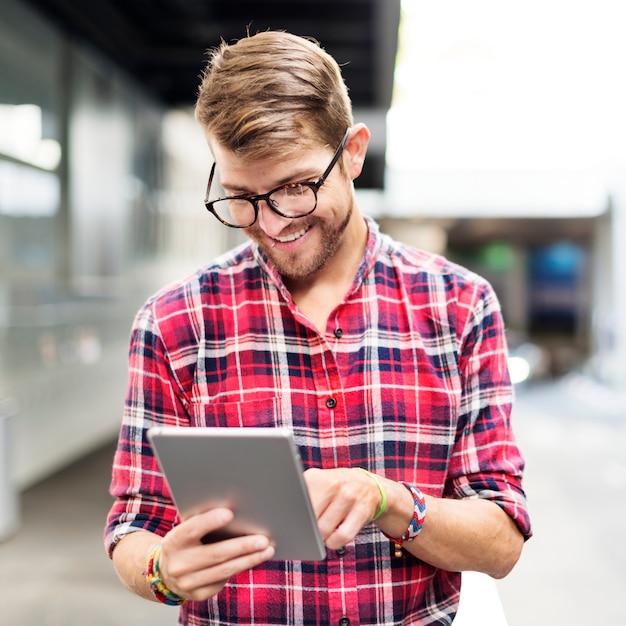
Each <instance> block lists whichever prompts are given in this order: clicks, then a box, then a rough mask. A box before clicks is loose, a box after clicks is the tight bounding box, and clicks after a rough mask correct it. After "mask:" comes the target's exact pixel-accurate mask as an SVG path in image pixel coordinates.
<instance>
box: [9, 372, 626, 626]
mask: <svg viewBox="0 0 626 626" xmlns="http://www.w3.org/2000/svg"><path fill="white" fill-rule="evenodd" d="M603 394H604V395H603ZM621 401H622V398H621V397H617V396H616V397H613V396H610V395H607V394H606V392H605V391H604V390H600V389H595V388H594V387H593V386H587V387H586V388H585V386H584V385H583V384H581V381H578V382H576V381H574V384H572V380H569V381H564V382H563V383H562V384H559V385H557V386H554V385H552V386H549V387H540V388H537V389H533V390H531V391H528V392H523V391H522V392H520V394H519V400H518V403H517V407H516V410H515V414H514V426H515V428H516V431H517V434H518V438H519V440H520V444H521V445H522V448H523V450H524V452H525V455H526V458H527V463H528V468H527V480H526V489H527V492H528V494H529V497H530V506H531V514H532V516H533V522H534V530H535V536H534V537H533V539H531V541H530V542H528V544H527V545H526V547H525V552H524V555H523V557H522V560H521V561H520V563H519V564H518V566H517V568H516V569H515V570H514V572H513V573H512V574H511V575H510V576H509V577H508V578H506V579H505V580H504V581H499V582H498V583H497V588H498V589H499V592H500V598H501V601H502V605H503V607H504V610H505V613H506V616H507V619H508V624H509V626H543V625H546V626H547V625H557V626H561V625H563V626H582V625H583V624H584V625H585V626H587V625H588V624H603V625H604V626H622V625H623V624H624V619H623V614H622V609H621V603H620V602H619V598H621V596H622V595H623V591H624V589H626V568H624V563H626V544H625V543H624V541H623V531H624V519H626V454H625V453H624V450H626V404H625V405H623V406H622V405H621V404H620V402H621ZM622 408H623V409H624V411H623V412H622ZM112 454H113V445H112V444H110V445H107V446H105V447H104V448H102V449H101V450H99V451H97V452H96V453H94V454H92V455H90V456H89V457H87V458H85V459H84V460H82V461H80V462H79V463H76V464H75V465H73V466H71V467H69V468H67V469H66V470H64V471H62V472H61V473H59V474H57V475H55V476H53V477H51V478H50V479H48V480H46V481H45V482H43V483H41V484H39V485H37V486H35V487H33V488H32V489H29V490H28V491H26V492H25V493H24V494H22V500H21V507H22V526H21V530H20V532H19V533H18V534H17V535H15V536H14V537H12V538H11V539H9V540H7V541H5V542H4V543H0V623H1V624H2V625H5V624H6V625H7V626H128V625H132V626H144V625H145V626H173V625H175V624H176V615H177V610H176V609H175V608H170V607H165V606H161V605H157V604H153V603H150V602H146V601H144V600H141V599H139V598H137V597H135V596H133V595H132V594H131V593H130V592H128V591H127V590H126V589H124V588H123V587H122V585H121V584H120V583H119V582H118V579H117V576H116V575H115V572H114V571H113V567H112V564H111V562H110V561H109V559H108V557H107V556H106V554H105V552H104V548H103V547H102V528H103V524H104V519H105V516H106V513H107V511H108V508H109V505H110V497H109V495H108V492H107V488H108V481H109V474H110V464H111V459H112ZM481 626H483V624H481Z"/></svg>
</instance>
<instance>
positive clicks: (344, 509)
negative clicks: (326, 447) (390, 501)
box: [304, 468, 381, 550]
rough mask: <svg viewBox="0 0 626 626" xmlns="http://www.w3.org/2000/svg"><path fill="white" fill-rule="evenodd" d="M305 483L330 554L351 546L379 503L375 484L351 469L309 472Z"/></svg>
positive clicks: (309, 470)
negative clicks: (349, 544) (330, 551)
mask: <svg viewBox="0 0 626 626" xmlns="http://www.w3.org/2000/svg"><path fill="white" fill-rule="evenodd" d="M304 480H305V482H306V486H307V489H308V492H309V497H310V499H311V505H312V506H313V511H314V513H315V517H316V518H317V524H318V527H319V529H320V534H321V535H322V539H323V540H324V542H325V543H326V545H327V546H328V547H329V548H330V549H331V550H337V549H339V548H343V546H345V545H346V544H348V543H350V542H351V541H352V540H353V539H354V538H355V537H356V535H357V534H358V533H359V531H360V530H361V529H362V528H363V527H364V526H366V525H367V524H368V523H369V522H371V521H372V518H373V517H374V515H376V512H377V511H378V507H379V506H380V503H381V495H380V492H379V490H378V487H377V486H376V483H375V482H374V480H373V479H372V478H371V477H369V476H368V475H367V474H365V473H363V472H359V471H356V470H354V469H350V468H339V469H326V470H320V469H316V468H312V469H308V470H306V471H305V472H304Z"/></svg>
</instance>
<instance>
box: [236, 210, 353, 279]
mask: <svg viewBox="0 0 626 626" xmlns="http://www.w3.org/2000/svg"><path fill="white" fill-rule="evenodd" d="M353 210H354V202H353V201H351V202H350V206H349V208H348V211H347V212H346V215H345V216H344V219H343V220H342V221H341V222H340V223H339V224H337V225H335V226H333V225H332V224H329V223H328V222H326V221H325V220H323V219H321V218H316V217H315V216H314V215H313V216H311V217H310V218H309V219H308V220H307V222H306V224H307V226H311V227H313V228H315V229H316V230H317V231H318V232H319V233H320V235H319V237H320V244H319V248H318V249H317V250H315V251H313V250H306V251H305V252H304V254H303V253H302V252H301V251H299V252H297V253H293V254H288V253H287V254H285V253H284V252H278V251H276V250H275V249H274V247H273V246H268V245H266V244H265V239H264V235H263V234H262V233H261V232H260V231H259V230H256V229H255V230H249V231H248V233H247V234H248V236H249V237H250V238H251V239H253V240H254V241H256V243H257V244H258V245H259V247H260V248H261V250H263V252H264V253H265V254H266V256H267V258H268V259H269V260H270V261H271V262H272V263H273V264H274V267H275V268H276V270H277V271H278V273H279V274H280V275H281V276H282V277H283V278H284V279H287V280H302V279H305V278H309V277H311V276H313V275H314V274H315V273H317V272H318V271H320V270H321V269H322V268H323V267H324V266H325V265H326V264H327V263H328V261H329V260H330V259H331V258H332V257H333V256H334V255H335V253H336V252H337V249H338V248H339V246H340V244H341V241H342V239H343V234H344V232H345V230H346V228H347V227H348V224H349V222H350V218H351V217H352V212H353Z"/></svg>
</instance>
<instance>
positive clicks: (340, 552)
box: [337, 546, 348, 556]
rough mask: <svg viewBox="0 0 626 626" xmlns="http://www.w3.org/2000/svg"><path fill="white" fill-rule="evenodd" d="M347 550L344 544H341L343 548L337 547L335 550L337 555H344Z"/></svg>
mask: <svg viewBox="0 0 626 626" xmlns="http://www.w3.org/2000/svg"><path fill="white" fill-rule="evenodd" d="M347 551H348V550H347V548H346V547H345V546H343V548H339V549H338V550H337V554H338V555H339V556H343V555H344V554H345V553H346V552H347Z"/></svg>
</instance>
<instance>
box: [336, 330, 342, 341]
mask: <svg viewBox="0 0 626 626" xmlns="http://www.w3.org/2000/svg"><path fill="white" fill-rule="evenodd" d="M335 337H337V339H341V338H342V337H343V330H342V329H341V328H335Z"/></svg>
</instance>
